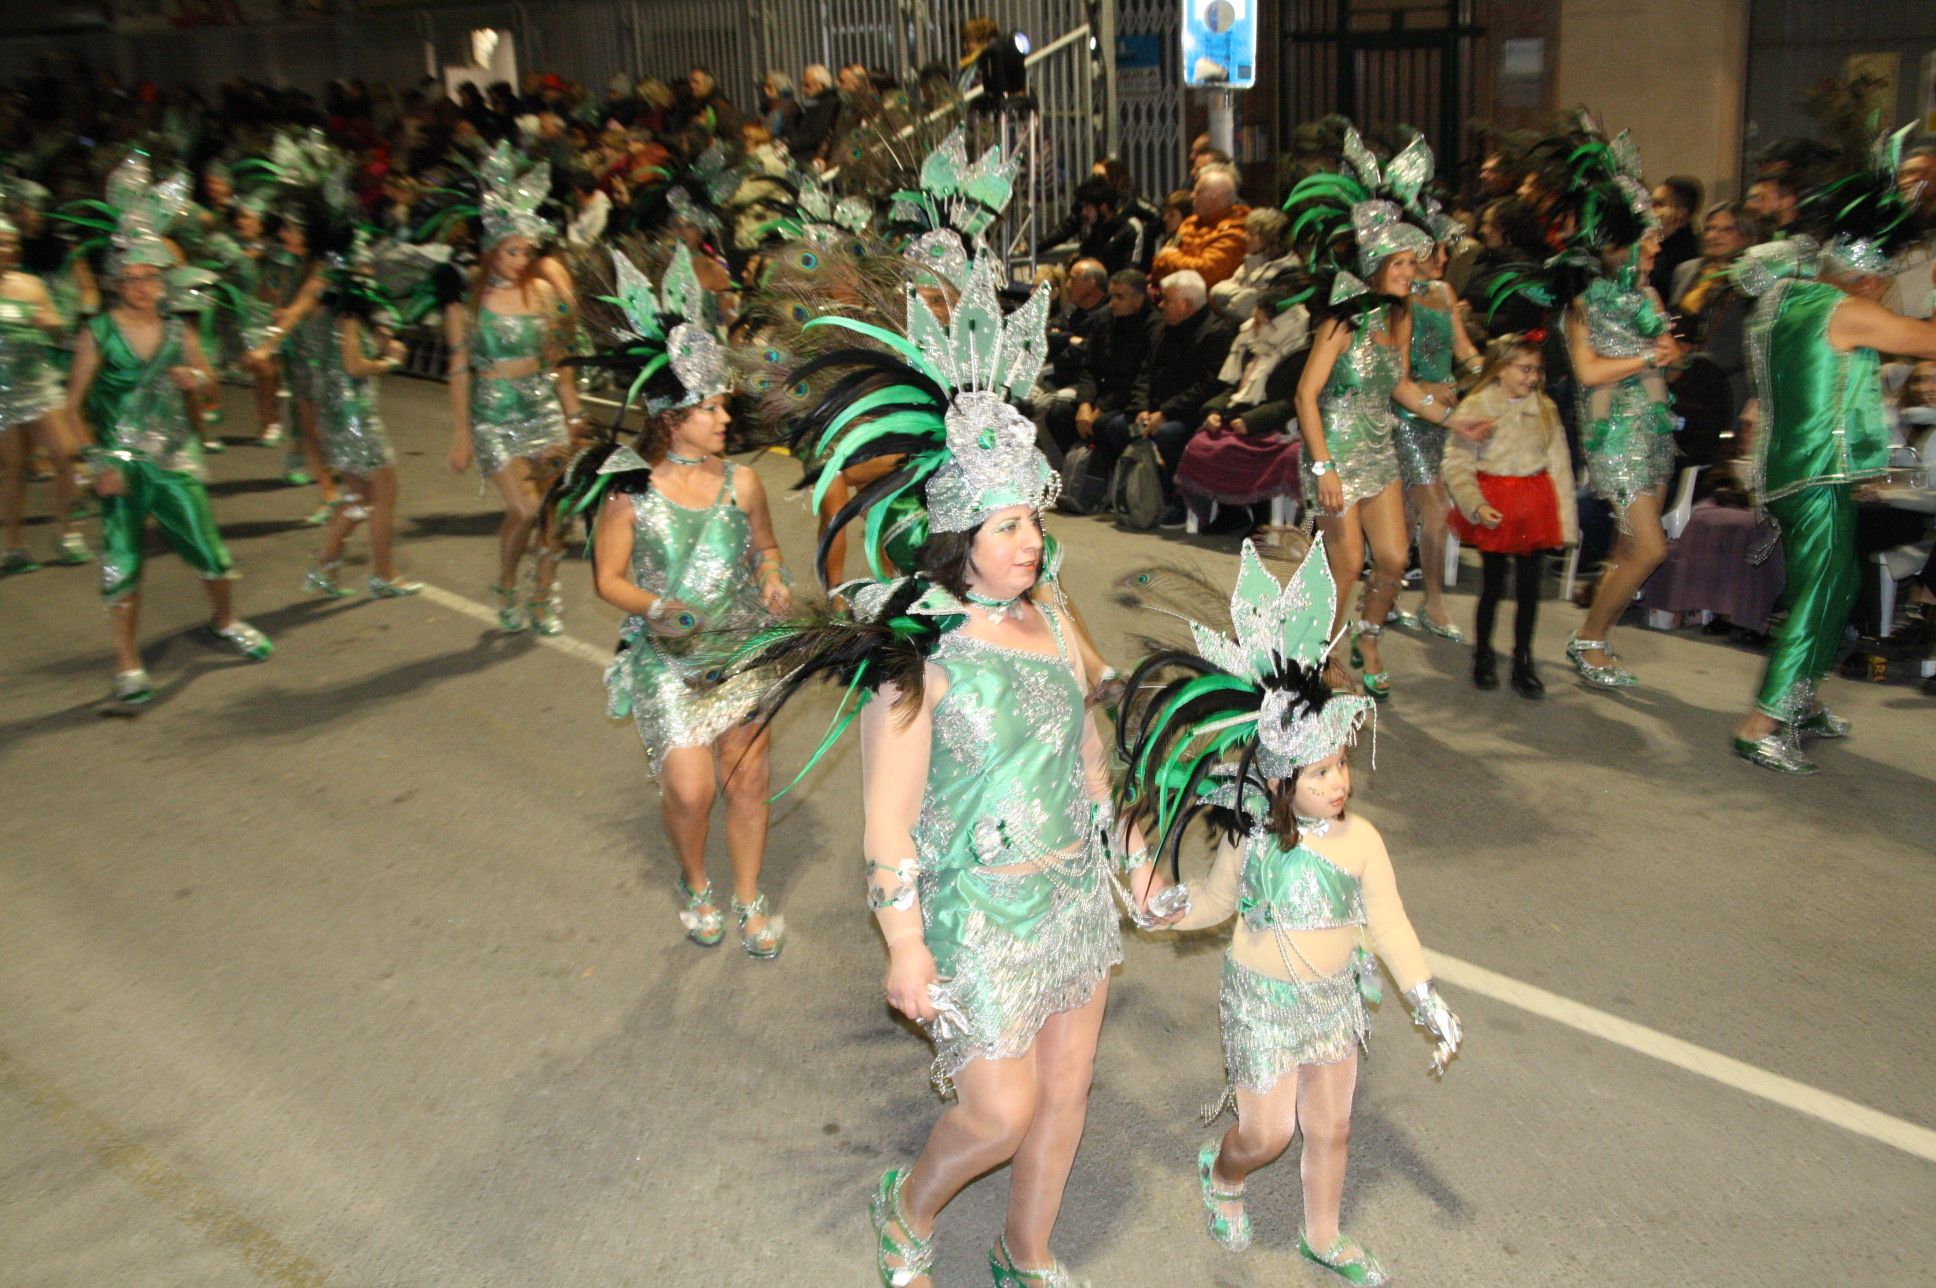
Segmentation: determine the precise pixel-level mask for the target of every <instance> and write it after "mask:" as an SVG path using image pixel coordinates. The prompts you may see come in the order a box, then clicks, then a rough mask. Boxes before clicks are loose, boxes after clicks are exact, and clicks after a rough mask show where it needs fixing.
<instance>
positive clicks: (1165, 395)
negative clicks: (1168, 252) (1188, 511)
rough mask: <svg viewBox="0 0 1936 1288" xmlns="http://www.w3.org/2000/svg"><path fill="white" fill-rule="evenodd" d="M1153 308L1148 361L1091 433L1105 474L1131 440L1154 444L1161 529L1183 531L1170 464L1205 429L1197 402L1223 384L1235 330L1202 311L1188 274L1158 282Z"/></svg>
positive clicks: (1198, 288)
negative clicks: (1164, 505) (1159, 469)
mask: <svg viewBox="0 0 1936 1288" xmlns="http://www.w3.org/2000/svg"><path fill="white" fill-rule="evenodd" d="M1162 286H1163V298H1162V299H1161V300H1160V301H1159V302H1158V303H1157V312H1158V314H1159V315H1161V317H1162V324H1161V325H1160V326H1159V327H1158V328H1157V330H1156V338H1155V340H1154V341H1153V342H1152V343H1151V345H1150V350H1149V357H1148V358H1146V359H1145V360H1144V362H1143V369H1142V371H1141V372H1140V373H1138V375H1137V377H1136V384H1135V386H1134V387H1133V388H1132V389H1131V390H1130V395H1129V401H1128V404H1127V405H1126V406H1125V407H1124V409H1123V410H1122V411H1120V412H1117V413H1116V414H1114V415H1112V416H1110V417H1109V418H1108V419H1106V420H1104V421H1103V422H1101V424H1100V425H1099V426H1098V427H1097V432H1096V440H1097V448H1096V455H1097V457H1098V458H1099V459H1098V462H1097V464H1098V466H1099V467H1100V468H1101V469H1103V470H1104V471H1107V470H1108V469H1109V468H1111V467H1112V466H1113V465H1114V464H1115V462H1116V458H1117V457H1119V456H1121V455H1122V454H1123V449H1124V448H1126V447H1128V446H1129V444H1130V442H1131V441H1132V440H1134V439H1137V438H1148V439H1153V440H1154V441H1155V443H1156V450H1157V453H1158V454H1159V455H1160V456H1161V457H1162V461H1163V488H1164V493H1165V495H1166V496H1168V497H1169V498H1170V506H1169V511H1168V513H1167V514H1165V515H1164V517H1163V521H1162V522H1163V524H1164V526H1166V527H1181V526H1182V524H1183V506H1182V505H1181V503H1179V502H1178V501H1177V500H1176V488H1175V481H1176V463H1177V462H1178V461H1179V460H1181V459H1182V458H1183V446H1184V444H1185V443H1187V442H1189V441H1190V435H1191V434H1193V433H1195V432H1196V430H1197V427H1198V426H1200V425H1202V424H1203V404H1204V403H1205V402H1206V401H1207V400H1208V399H1209V398H1210V396H1211V395H1213V394H1215V393H1217V392H1218V391H1219V390H1221V389H1222V388H1223V386H1222V385H1221V384H1220V383H1219V382H1218V380H1217V373H1218V371H1220V370H1221V369H1222V367H1223V361H1224V358H1225V356H1226V355H1228V353H1229V352H1230V342H1231V341H1232V340H1233V339H1234V338H1235V337H1236V328H1235V327H1233V326H1232V325H1231V324H1230V322H1229V321H1228V320H1227V319H1225V318H1221V317H1219V316H1217V314H1216V313H1215V312H1214V311H1213V310H1212V309H1210V308H1209V307H1208V304H1209V299H1210V291H1209V288H1208V287H1206V286H1205V285H1204V283H1203V275H1202V274H1200V273H1197V272H1195V271H1192V270H1188V269H1186V270H1184V271H1182V272H1177V273H1171V274H1170V275H1169V276H1167V277H1165V278H1164V279H1163V283H1162Z"/></svg>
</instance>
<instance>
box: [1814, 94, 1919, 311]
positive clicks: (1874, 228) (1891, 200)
mask: <svg viewBox="0 0 1936 1288" xmlns="http://www.w3.org/2000/svg"><path fill="white" fill-rule="evenodd" d="M1916 128H1917V123H1916V122H1914V121H1912V122H1910V123H1909V124H1908V125H1905V126H1903V127H1902V128H1901V129H1900V130H1897V131H1896V132H1895V133H1894V134H1885V135H1883V136H1881V137H1880V138H1878V139H1877V140H1876V141H1875V146H1874V148H1873V149H1872V151H1871V153H1870V158H1869V166H1868V168H1867V169H1865V170H1859V171H1857V172H1856V173H1854V174H1851V175H1848V176H1846V177H1845V178H1841V179H1837V180H1836V181H1835V182H1833V183H1827V184H1823V185H1822V186H1821V187H1819V188H1816V189H1815V190H1813V191H1812V192H1809V193H1806V194H1804V195H1803V197H1802V200H1801V205H1800V218H1801V220H1802V222H1803V223H1805V224H1808V225H1810V226H1811V227H1813V228H1815V229H1816V231H1817V234H1818V236H1819V237H1820V238H1821V241H1822V258H1823V259H1824V260H1828V261H1830V262H1832V263H1835V264H1838V265H1840V266H1842V267H1844V268H1847V269H1849V270H1851V271H1853V272H1856V273H1859V274H1862V275H1864V276H1876V277H1879V276H1883V275H1885V274H1887V273H1888V271H1889V261H1890V260H1891V259H1893V258H1894V257H1895V255H1896V252H1898V251H1900V250H1901V249H1902V248H1903V247H1904V246H1906V245H1908V244H1909V243H1911V242H1913V241H1915V240H1916V239H1917V238H1918V237H1919V236H1920V235H1921V234H1922V232H1923V231H1924V229H1922V228H1921V227H1920V226H1919V224H1918V223H1917V221H1916V206H1915V204H1914V203H1913V202H1912V201H1911V200H1909V199H1908V198H1906V197H1905V196H1904V194H1903V192H1902V189H1901V187H1900V185H1899V184H1898V182H1897V177H1896V176H1897V172H1898V171H1899V170H1900V169H1901V168H1902V148H1903V144H1904V143H1905V142H1906V141H1907V140H1908V138H1909V136H1910V135H1911V134H1913V133H1914V132H1915V130H1916Z"/></svg>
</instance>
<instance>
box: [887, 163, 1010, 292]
mask: <svg viewBox="0 0 1936 1288" xmlns="http://www.w3.org/2000/svg"><path fill="white" fill-rule="evenodd" d="M1020 169H1021V162H1020V161H1019V160H1018V159H1016V158H1007V159H1004V158H1003V156H1002V149H1001V145H1000V144H996V145H995V146H993V147H991V148H989V149H988V150H987V151H986V152H984V153H982V154H981V156H980V157H979V158H978V159H977V160H975V161H974V162H972V163H971V162H970V161H969V160H968V145H967V143H966V141H965V136H964V135H963V133H962V130H961V127H959V126H957V127H956V128H955V129H954V130H952V131H950V132H949V134H948V137H947V138H945V139H943V140H942V141H941V145H940V146H939V147H937V148H935V149H934V151H932V152H930V153H928V155H927V158H926V159H925V160H924V161H922V163H921V174H920V184H919V186H918V187H915V188H903V189H900V190H899V191H897V192H895V193H894V195H893V196H892V197H891V198H890V199H889V203H888V208H887V230H888V232H889V233H890V234H894V235H898V236H902V237H905V238H907V241H908V245H907V257H908V259H909V260H910V261H911V262H912V263H913V264H914V265H915V266H916V267H917V268H918V269H920V270H921V271H922V272H925V273H928V274H931V275H932V276H933V277H934V278H935V279H936V280H938V281H941V282H947V283H949V284H951V285H953V286H956V287H959V286H961V285H963V283H964V282H965V281H966V280H967V273H968V264H969V260H970V259H971V258H973V252H972V249H971V248H972V247H973V246H974V245H975V244H976V239H977V238H979V237H980V236H981V235H982V234H983V233H985V232H987V231H988V229H989V227H990V226H991V225H993V224H994V222H995V221H996V220H997V219H999V218H1001V214H1002V211H1003V210H1004V209H1005V208H1007V206H1008V201H1009V198H1010V197H1012V196H1013V195H1014V193H1015V175H1016V173H1017V172H1018V171H1019V170H1020Z"/></svg>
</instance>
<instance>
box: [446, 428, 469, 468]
mask: <svg viewBox="0 0 1936 1288" xmlns="http://www.w3.org/2000/svg"><path fill="white" fill-rule="evenodd" d="M444 463H445V464H446V465H448V466H450V472H451V473H452V474H462V473H463V472H464V471H465V470H467V469H469V468H470V467H471V436H470V435H469V434H465V435H464V436H463V437H461V438H458V439H456V440H454V441H453V442H452V443H451V445H450V455H449V456H446V457H445V458H444Z"/></svg>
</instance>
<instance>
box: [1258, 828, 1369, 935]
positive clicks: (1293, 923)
mask: <svg viewBox="0 0 1936 1288" xmlns="http://www.w3.org/2000/svg"><path fill="white" fill-rule="evenodd" d="M1237 915H1238V916H1240V917H1242V918H1243V919H1244V925H1245V926H1247V927H1248V928H1250V929H1251V930H1253V931H1266V930H1273V929H1275V930H1284V931H1299V930H1332V929H1335V928H1336V927H1339V926H1362V925H1364V924H1365V889H1364V884H1363V883H1362V882H1360V881H1359V880H1358V878H1357V877H1354V876H1352V875H1351V874H1350V873H1349V872H1346V871H1345V870H1344V869H1343V868H1341V867H1339V866H1338V865H1337V864H1335V863H1333V862H1331V861H1330V860H1329V859H1327V858H1325V857H1324V856H1323V855H1321V854H1319V853H1318V852H1317V851H1316V850H1312V849H1307V848H1306V847H1304V846H1302V845H1295V846H1292V847H1291V848H1290V849H1288V850H1287V849H1285V848H1284V846H1283V845H1282V844H1281V843H1280V842H1279V841H1278V840H1277V838H1276V837H1275V836H1272V835H1271V834H1269V833H1268V832H1253V833H1251V835H1250V843H1249V845H1248V847H1247V848H1246V850H1245V853H1244V870H1243V874H1242V876H1241V877H1240V878H1239V888H1238V893H1237Z"/></svg>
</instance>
